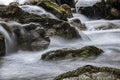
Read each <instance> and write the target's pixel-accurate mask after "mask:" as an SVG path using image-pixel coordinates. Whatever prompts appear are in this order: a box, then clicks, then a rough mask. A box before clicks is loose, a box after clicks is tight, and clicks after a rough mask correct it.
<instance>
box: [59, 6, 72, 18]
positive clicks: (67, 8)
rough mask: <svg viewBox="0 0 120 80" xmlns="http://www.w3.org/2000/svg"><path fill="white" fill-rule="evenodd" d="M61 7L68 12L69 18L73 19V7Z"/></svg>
mask: <svg viewBox="0 0 120 80" xmlns="http://www.w3.org/2000/svg"><path fill="white" fill-rule="evenodd" d="M61 7H62V8H63V9H64V10H65V12H66V14H67V16H68V18H71V17H73V15H72V11H71V7H70V6H69V5H67V4H63V5H61Z"/></svg>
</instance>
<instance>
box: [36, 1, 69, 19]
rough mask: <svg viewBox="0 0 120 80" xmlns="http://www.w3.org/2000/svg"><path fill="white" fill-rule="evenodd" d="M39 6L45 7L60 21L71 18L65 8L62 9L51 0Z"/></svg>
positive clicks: (40, 3) (42, 2)
mask: <svg viewBox="0 0 120 80" xmlns="http://www.w3.org/2000/svg"><path fill="white" fill-rule="evenodd" d="M37 5H38V6H41V7H43V8H44V9H45V10H46V11H48V12H50V13H52V14H54V15H55V16H56V17H58V18H59V19H62V20H67V17H69V15H68V14H67V13H66V11H65V9H64V8H62V7H60V6H59V5H57V4H56V3H54V2H52V1H50V0H43V1H40V2H39V3H38V4H37Z"/></svg>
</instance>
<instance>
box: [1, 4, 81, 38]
mask: <svg viewBox="0 0 120 80" xmlns="http://www.w3.org/2000/svg"><path fill="white" fill-rule="evenodd" d="M18 12H19V13H18ZM0 17H2V18H7V19H8V20H12V21H17V22H20V23H22V24H26V23H30V22H34V23H39V24H40V25H41V26H42V27H44V28H45V29H46V30H47V32H48V30H49V29H54V30H55V34H56V35H58V36H61V37H64V38H67V39H72V38H78V37H80V36H79V34H78V32H77V31H76V30H75V28H73V27H71V26H70V24H69V23H67V22H66V21H62V20H56V19H51V18H48V17H44V16H40V15H37V14H32V13H28V12H25V11H24V10H22V9H21V8H19V7H18V6H16V5H10V6H4V7H0ZM61 31H63V32H61ZM55 34H54V35H55Z"/></svg>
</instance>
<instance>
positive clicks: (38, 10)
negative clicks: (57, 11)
mask: <svg viewBox="0 0 120 80" xmlns="http://www.w3.org/2000/svg"><path fill="white" fill-rule="evenodd" d="M20 8H21V9H23V10H24V11H27V12H29V13H34V14H37V15H44V16H47V17H50V18H53V19H58V18H57V17H56V16H54V15H53V14H51V13H49V12H47V11H45V10H44V9H43V8H42V7H38V6H29V5H23V6H20Z"/></svg>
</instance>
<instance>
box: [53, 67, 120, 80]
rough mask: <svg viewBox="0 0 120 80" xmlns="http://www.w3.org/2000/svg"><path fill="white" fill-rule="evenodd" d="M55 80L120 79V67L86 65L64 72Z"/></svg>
mask: <svg viewBox="0 0 120 80" xmlns="http://www.w3.org/2000/svg"><path fill="white" fill-rule="evenodd" d="M54 80H120V69H116V68H111V67H96V66H92V65H86V66H83V67H80V68H78V69H76V70H73V71H69V72H66V73H63V74H61V75H59V76H57V77H55V78H54Z"/></svg>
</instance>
